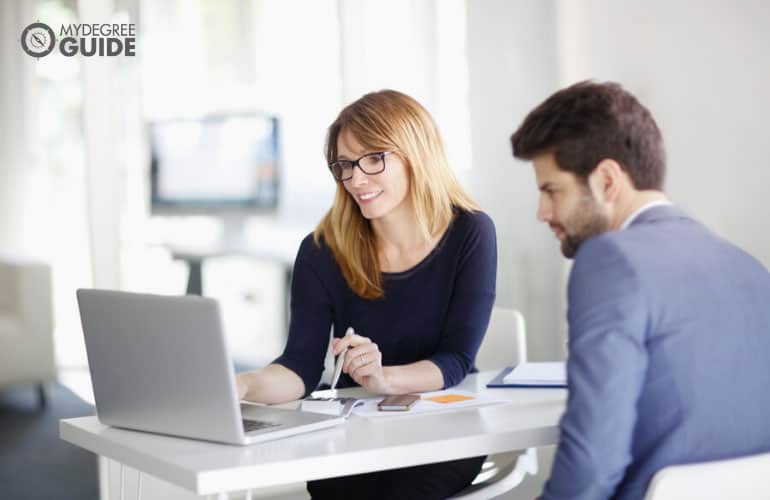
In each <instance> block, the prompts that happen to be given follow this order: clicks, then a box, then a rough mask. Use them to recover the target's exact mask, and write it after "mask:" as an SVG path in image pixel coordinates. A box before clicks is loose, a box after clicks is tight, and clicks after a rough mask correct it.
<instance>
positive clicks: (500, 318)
mask: <svg viewBox="0 0 770 500" xmlns="http://www.w3.org/2000/svg"><path fill="white" fill-rule="evenodd" d="M526 339H527V336H526V327H525V324H524V316H522V314H521V313H520V312H519V311H516V310H514V309H504V308H501V307H494V308H493V309H492V316H491V317H490V319H489V327H488V328H487V333H486V335H485V336H484V341H483V342H482V344H481V348H480V349H479V352H478V354H477V355H476V366H477V367H478V369H479V370H499V369H502V368H505V367H506V366H511V365H514V364H519V363H524V362H525V361H527V340H526ZM537 470H538V465H537V450H536V449H535V448H529V449H527V450H526V451H520V450H519V451H511V452H507V453H498V454H496V455H490V456H489V457H487V460H486V461H485V462H484V465H483V466H482V469H481V472H479V474H478V476H476V479H475V480H474V481H473V484H471V485H470V486H468V487H467V488H465V489H464V490H462V491H461V492H459V493H458V494H457V495H455V496H453V497H452V498H453V499H454V500H486V499H489V498H493V497H496V496H498V495H502V494H503V493H505V492H506V491H509V490H511V489H513V488H515V487H516V486H518V485H519V484H521V482H522V481H523V480H524V478H525V476H526V475H527V474H531V475H535V474H537Z"/></svg>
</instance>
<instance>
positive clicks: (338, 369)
mask: <svg viewBox="0 0 770 500" xmlns="http://www.w3.org/2000/svg"><path fill="white" fill-rule="evenodd" d="M354 333H356V332H355V330H353V327H352V326H349V327H348V329H347V330H346V331H345V336H346V337H349V336H351V335H353V334H354ZM348 349H350V347H348ZM346 353H347V350H345V351H343V352H341V353H339V354H338V355H337V359H336V360H335V361H334V376H333V377H332V386H331V389H332V390H334V388H335V387H337V382H339V380H340V374H341V373H342V364H343V363H344V362H345V354H346Z"/></svg>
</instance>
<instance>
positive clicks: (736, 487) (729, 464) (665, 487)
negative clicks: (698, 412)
mask: <svg viewBox="0 0 770 500" xmlns="http://www.w3.org/2000/svg"><path fill="white" fill-rule="evenodd" d="M644 498H645V500H674V499H676V500H688V499H693V500H694V499H698V500H722V499H725V498H756V499H770V453H765V454H762V455H752V456H748V457H740V458H733V459H729V460H717V461H714V462H703V463H697V464H686V465H672V466H669V467H666V468H664V469H661V470H659V471H658V473H657V474H655V476H654V477H653V478H652V481H651V482H650V486H649V487H648V488H647V494H646V495H645V497H644Z"/></svg>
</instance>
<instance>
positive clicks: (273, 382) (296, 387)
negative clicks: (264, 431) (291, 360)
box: [236, 364, 305, 404]
mask: <svg viewBox="0 0 770 500" xmlns="http://www.w3.org/2000/svg"><path fill="white" fill-rule="evenodd" d="M236 382H237V384H238V397H239V398H240V399H244V400H246V401H253V402H255V403H264V404H276V403H285V402H287V401H294V400H295V399H299V398H301V397H302V396H303V395H304V394H305V383H304V382H302V379H301V378H299V375H297V374H296V373H294V372H293V371H291V370H289V369H288V368H286V367H285V366H281V365H278V364H270V365H267V366H266V367H264V368H262V369H260V370H253V371H249V372H243V373H239V374H238V375H237V376H236Z"/></svg>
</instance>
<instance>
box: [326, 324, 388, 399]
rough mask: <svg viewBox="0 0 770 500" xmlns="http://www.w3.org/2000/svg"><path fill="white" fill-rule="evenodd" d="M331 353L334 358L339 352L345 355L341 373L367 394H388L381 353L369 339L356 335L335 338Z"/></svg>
mask: <svg viewBox="0 0 770 500" xmlns="http://www.w3.org/2000/svg"><path fill="white" fill-rule="evenodd" d="M348 348H349V349H348ZM345 351H347V352H345ZM332 352H333V353H334V355H335V356H337V355H338V354H339V353H341V352H344V353H345V360H344V362H343V364H342V371H343V372H345V373H347V374H348V375H350V377H351V378H352V379H353V380H355V382H356V383H357V384H358V385H360V386H361V387H363V388H364V389H366V390H367V392H371V393H374V394H389V393H390V386H389V383H388V380H387V378H386V376H385V372H384V370H383V368H382V353H381V352H380V349H379V348H378V347H377V344H375V343H374V342H372V341H371V339H369V338H368V337H363V336H361V335H357V334H353V335H348V336H345V337H343V338H335V339H334V340H333V343H332Z"/></svg>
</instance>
